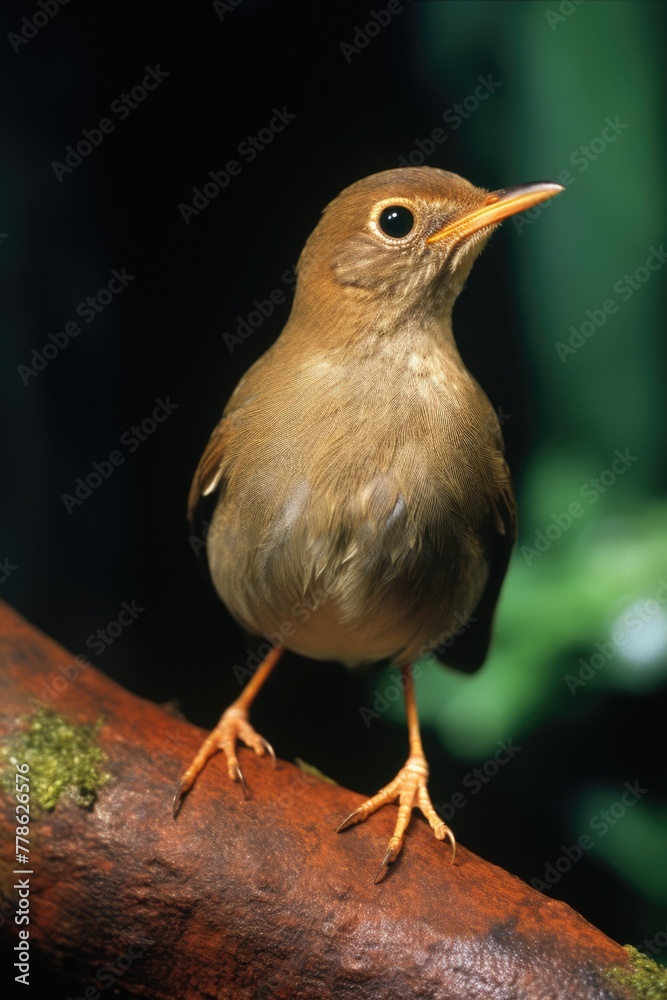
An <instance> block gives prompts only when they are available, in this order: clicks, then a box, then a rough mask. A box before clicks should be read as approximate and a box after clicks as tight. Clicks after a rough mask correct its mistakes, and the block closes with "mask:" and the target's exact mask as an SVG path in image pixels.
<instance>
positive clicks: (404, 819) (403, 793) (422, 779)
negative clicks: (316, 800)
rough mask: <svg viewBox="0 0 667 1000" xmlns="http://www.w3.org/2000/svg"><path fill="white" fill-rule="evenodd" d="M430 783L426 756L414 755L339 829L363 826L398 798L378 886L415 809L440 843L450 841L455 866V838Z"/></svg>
mask: <svg viewBox="0 0 667 1000" xmlns="http://www.w3.org/2000/svg"><path fill="white" fill-rule="evenodd" d="M427 780H428V765H427V763H426V760H425V758H424V756H423V754H413V755H412V756H411V757H409V758H408V761H407V763H406V764H405V766H404V767H403V768H402V769H401V770H400V771H399V773H398V774H397V775H396V777H395V778H394V780H393V781H390V782H389V784H388V785H385V787H384V788H381V789H380V791H379V792H378V793H377V795H374V796H373V797H372V798H370V799H367V800H366V802H363V803H362V804H361V805H360V806H359V807H358V808H357V809H355V810H354V812H352V813H350V815H349V816H348V817H347V818H346V819H344V820H343V822H342V823H341V824H340V826H339V827H338V831H337V832H338V833H342V832H343V830H347V829H349V827H351V826H354V824H355V823H361V822H363V820H365V819H368V817H369V816H371V815H372V814H373V813H374V812H376V811H377V810H378V809H380V808H382V806H384V805H386V804H387V803H389V802H394V801H396V799H398V802H399V809H398V816H397V819H396V826H395V828H394V834H393V836H392V837H391V839H390V841H389V846H388V848H387V851H386V853H385V856H384V857H383V859H382V862H381V864H380V867H379V868H378V870H377V872H376V873H375V878H374V879H373V882H374V883H375V884H376V885H377V883H378V882H381V881H382V879H383V878H384V877H385V875H386V874H387V871H388V870H389V865H390V864H392V863H393V862H394V861H395V860H396V858H397V857H398V855H399V853H400V850H401V847H402V846H403V838H404V835H405V831H406V830H407V828H408V825H409V823H410V818H411V816H412V811H413V809H415V808H416V809H419V810H420V812H422V813H423V815H424V816H425V818H426V819H427V820H428V823H429V825H430V827H431V829H432V830H433V834H434V836H435V837H436V838H437V839H438V840H449V841H450V842H451V845H452V864H453V863H454V858H455V856H456V838H455V837H454V833H453V831H452V830H450V829H449V827H448V826H447V824H446V823H445V822H444V821H443V820H442V819H441V818H440V816H438V814H437V813H436V811H435V809H434V807H433V803H432V802H431V799H430V796H429V794H428V791H427V789H426V782H427Z"/></svg>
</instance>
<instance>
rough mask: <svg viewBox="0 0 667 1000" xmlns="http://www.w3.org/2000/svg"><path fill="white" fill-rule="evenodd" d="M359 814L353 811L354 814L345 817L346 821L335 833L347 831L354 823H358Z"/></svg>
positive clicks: (357, 811)
mask: <svg viewBox="0 0 667 1000" xmlns="http://www.w3.org/2000/svg"><path fill="white" fill-rule="evenodd" d="M359 812H360V810H359V809H355V810H354V812H351V813H350V815H349V816H348V817H347V819H344V820H343V822H342V823H341V825H340V826H339V827H338V829H337V830H336V833H342V832H343V830H348V829H349V828H350V827H351V826H354V824H355V823H358V822H359V820H360V817H359V815H358V814H359Z"/></svg>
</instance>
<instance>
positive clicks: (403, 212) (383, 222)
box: [379, 205, 415, 240]
mask: <svg viewBox="0 0 667 1000" xmlns="http://www.w3.org/2000/svg"><path fill="white" fill-rule="evenodd" d="M379 222H380V229H381V230H382V232H383V233H386V234H387V236H393V237H394V239H397V240H400V238H401V237H402V236H407V235H408V233H409V232H410V230H411V229H412V227H413V226H414V224H415V217H414V215H413V214H412V212H411V211H410V209H409V208H405V206H404V205H390V206H389V208H385V209H383V210H382V213H381V215H380V219H379Z"/></svg>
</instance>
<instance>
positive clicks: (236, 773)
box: [234, 764, 250, 799]
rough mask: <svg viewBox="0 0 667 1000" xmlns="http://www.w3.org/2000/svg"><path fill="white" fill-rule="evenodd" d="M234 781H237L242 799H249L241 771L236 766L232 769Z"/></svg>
mask: <svg viewBox="0 0 667 1000" xmlns="http://www.w3.org/2000/svg"><path fill="white" fill-rule="evenodd" d="M234 781H238V782H239V783H240V785H241V788H242V789H243V798H244V799H247V798H249V797H250V793H249V792H248V786H247V785H246V783H245V778H244V777H243V771H242V770H241V768H240V767H239V765H238V764H237V765H236V767H235V769H234Z"/></svg>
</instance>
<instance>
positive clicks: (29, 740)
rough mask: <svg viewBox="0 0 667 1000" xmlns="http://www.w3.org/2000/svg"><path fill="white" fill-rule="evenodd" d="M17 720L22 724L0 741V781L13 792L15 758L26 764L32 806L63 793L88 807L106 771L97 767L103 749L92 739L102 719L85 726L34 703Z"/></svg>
mask: <svg viewBox="0 0 667 1000" xmlns="http://www.w3.org/2000/svg"><path fill="white" fill-rule="evenodd" d="M21 722H22V723H23V725H22V726H19V727H18V728H17V729H16V730H14V732H13V733H11V734H10V736H9V739H8V740H7V742H6V743H5V744H4V745H2V746H0V782H1V783H2V785H3V787H4V788H6V789H7V791H8V792H9V793H10V794H13V792H14V790H15V773H16V764H27V765H28V766H29V768H30V770H29V771H28V775H29V777H30V804H31V805H32V806H33V807H34V806H36V807H38V808H39V809H44V810H50V809H54V808H55V806H56V805H57V804H58V802H59V801H60V799H61V798H62V797H63V796H67V797H69V798H72V799H74V801H75V802H77V803H78V804H79V805H81V806H85V807H87V808H90V806H92V805H93V803H94V802H95V799H96V797H97V791H98V789H99V788H101V786H102V785H104V784H105V783H106V782H107V781H108V780H109V778H110V777H111V775H109V774H107V773H106V772H104V771H103V770H102V765H103V763H104V761H105V760H106V755H105V754H104V752H103V751H102V750H101V748H100V747H99V746H98V745H97V734H98V732H99V730H100V727H101V725H102V720H101V719H100V720H99V721H98V722H97V723H96V724H95V725H91V726H76V725H74V724H73V723H71V722H68V720H67V719H65V718H63V716H62V715H56V714H55V712H51V711H50V710H48V709H40V710H39V711H37V712H35V713H34V714H33V715H29V716H25V717H24V718H23V719H22V720H21ZM31 815H34V813H33V812H32V811H31Z"/></svg>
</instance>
